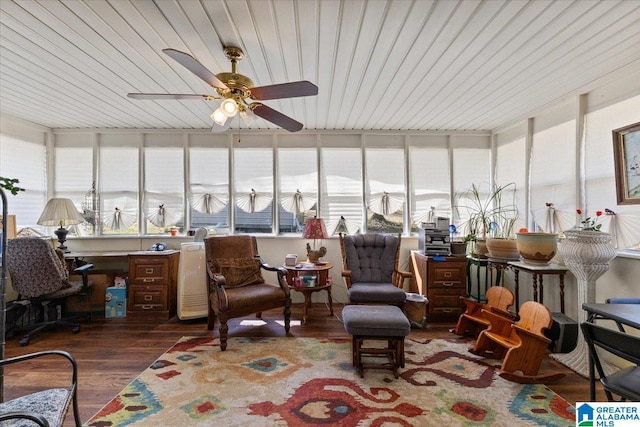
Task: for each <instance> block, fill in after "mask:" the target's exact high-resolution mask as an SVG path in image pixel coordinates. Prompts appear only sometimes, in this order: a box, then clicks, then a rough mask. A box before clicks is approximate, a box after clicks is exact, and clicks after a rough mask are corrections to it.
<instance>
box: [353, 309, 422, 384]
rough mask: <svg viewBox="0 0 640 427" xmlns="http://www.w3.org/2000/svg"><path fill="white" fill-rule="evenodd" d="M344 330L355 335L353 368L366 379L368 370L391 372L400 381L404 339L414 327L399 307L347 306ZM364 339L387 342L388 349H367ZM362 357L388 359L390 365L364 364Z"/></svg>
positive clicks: (379, 347) (380, 347)
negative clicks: (365, 372) (387, 370)
mask: <svg viewBox="0 0 640 427" xmlns="http://www.w3.org/2000/svg"><path fill="white" fill-rule="evenodd" d="M342 321H343V322H344V328H345V329H346V331H347V332H348V333H349V334H351V335H352V341H351V350H352V352H353V366H354V367H356V368H358V370H359V371H360V376H361V377H364V370H365V369H390V370H391V371H393V375H394V376H395V377H396V378H398V368H403V367H404V337H406V336H407V335H409V332H410V331H411V324H410V323H409V320H408V319H407V316H405V315H404V313H403V312H402V310H401V309H400V308H399V307H396V306H394V305H348V306H346V307H344V309H342ZM365 340H375V341H386V342H387V346H386V347H382V346H378V347H365V346H364V341H365ZM363 357H386V358H387V359H388V362H387V363H382V364H369V363H364V361H363Z"/></svg>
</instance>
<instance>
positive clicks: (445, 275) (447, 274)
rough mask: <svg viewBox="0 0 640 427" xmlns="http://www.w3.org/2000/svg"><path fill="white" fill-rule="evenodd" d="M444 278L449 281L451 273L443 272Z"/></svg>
mask: <svg viewBox="0 0 640 427" xmlns="http://www.w3.org/2000/svg"><path fill="white" fill-rule="evenodd" d="M444 277H445V278H447V279H450V278H451V277H453V273H451V272H450V271H445V272H444Z"/></svg>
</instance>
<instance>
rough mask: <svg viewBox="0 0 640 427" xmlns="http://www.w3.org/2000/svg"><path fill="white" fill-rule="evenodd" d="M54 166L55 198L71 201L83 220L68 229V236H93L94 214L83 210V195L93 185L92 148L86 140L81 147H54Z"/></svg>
mask: <svg viewBox="0 0 640 427" xmlns="http://www.w3.org/2000/svg"><path fill="white" fill-rule="evenodd" d="M85 138H86V135H85ZM54 165H55V166H54V171H55V181H54V182H55V191H54V193H55V197H64V198H67V199H71V200H73V203H74V204H75V205H76V208H77V209H78V211H79V212H82V213H83V217H84V218H85V222H84V223H82V224H78V225H74V226H72V227H69V231H70V234H76V235H81V236H82V235H88V234H89V235H91V234H94V225H95V224H96V220H97V218H95V215H94V214H95V213H94V212H89V211H87V212H85V211H84V209H83V203H84V201H85V200H84V199H85V195H86V194H87V192H88V191H90V190H91V186H92V184H93V146H92V145H91V144H87V142H86V139H85V141H83V146H64V145H56V147H55V161H54Z"/></svg>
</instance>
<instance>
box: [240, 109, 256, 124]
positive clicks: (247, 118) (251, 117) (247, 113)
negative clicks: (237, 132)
mask: <svg viewBox="0 0 640 427" xmlns="http://www.w3.org/2000/svg"><path fill="white" fill-rule="evenodd" d="M240 117H241V118H242V121H243V122H244V124H245V125H247V126H251V123H253V122H254V121H255V120H256V119H257V118H258V117H257V116H256V115H255V114H253V111H252V110H251V109H249V108H244V109H242V110H240Z"/></svg>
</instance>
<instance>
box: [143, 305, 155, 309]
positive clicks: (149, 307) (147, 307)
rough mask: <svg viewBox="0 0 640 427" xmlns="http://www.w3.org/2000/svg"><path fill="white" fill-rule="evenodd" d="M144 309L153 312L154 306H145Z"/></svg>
mask: <svg viewBox="0 0 640 427" xmlns="http://www.w3.org/2000/svg"><path fill="white" fill-rule="evenodd" d="M142 309H143V310H153V306H152V305H143V306H142Z"/></svg>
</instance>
